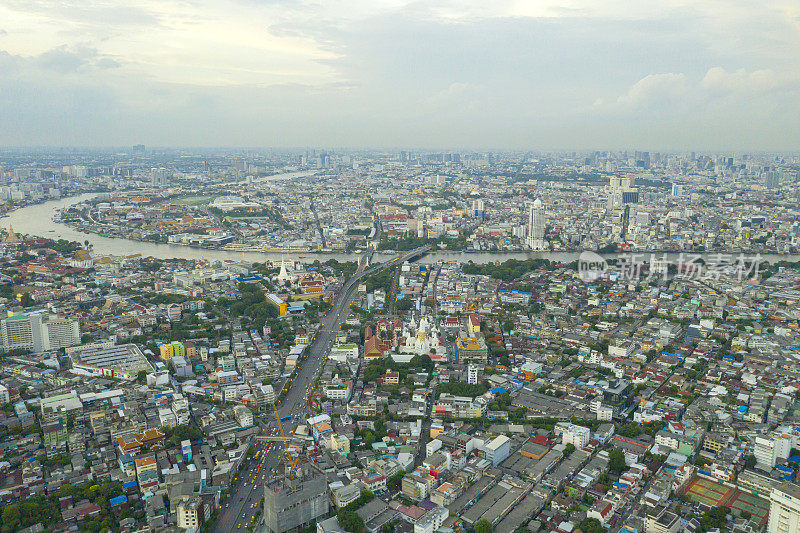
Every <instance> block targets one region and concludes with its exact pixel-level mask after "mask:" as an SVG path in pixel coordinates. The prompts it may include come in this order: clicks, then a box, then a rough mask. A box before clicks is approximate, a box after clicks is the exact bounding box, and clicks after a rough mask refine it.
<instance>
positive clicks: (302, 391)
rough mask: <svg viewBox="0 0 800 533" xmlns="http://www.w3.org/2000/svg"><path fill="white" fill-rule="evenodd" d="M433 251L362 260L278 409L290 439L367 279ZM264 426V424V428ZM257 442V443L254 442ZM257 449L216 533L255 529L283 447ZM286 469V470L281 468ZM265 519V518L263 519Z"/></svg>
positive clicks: (269, 445) (336, 299) (271, 423)
mask: <svg viewBox="0 0 800 533" xmlns="http://www.w3.org/2000/svg"><path fill="white" fill-rule="evenodd" d="M429 249H430V247H427V246H426V247H424V248H418V249H416V250H412V251H410V252H406V253H404V254H402V255H399V256H397V257H395V258H394V259H392V260H390V261H387V262H386V263H381V264H378V265H374V266H370V267H368V268H367V261H365V260H362V261H360V262H359V266H358V270H356V273H355V274H354V275H353V276H352V277H351V278H350V279H349V280H348V281H347V282H346V283H345V284H344V285H343V286H342V288H341V290H340V291H339V292H338V293H337V294H336V296H335V297H334V300H333V304H332V308H331V310H330V311H329V312H328V314H327V315H326V316H325V318H323V319H322V324H321V327H320V329H319V331H318V332H317V336H316V338H315V339H314V342H312V343H311V346H310V347H309V350H308V355H307V356H306V357H305V359H304V360H302V361H301V362H299V363H298V364H301V365H302V367H301V368H299V369H298V370H297V374H295V376H294V377H293V378H292V380H291V381H290V382H289V384H288V387H289V388H288V390H287V392H286V395H285V396H284V398H283V401H282V402H281V404H280V407H279V408H278V412H279V413H280V416H281V418H282V417H285V416H291V417H292V418H291V420H287V421H285V422H283V430H284V432H285V433H286V436H287V438H291V434H292V433H293V432H294V429H295V428H296V427H297V425H298V424H299V423H302V422H303V421H304V418H305V416H306V415H307V414H308V409H307V404H306V398H307V395H308V392H309V391H308V383H309V382H311V383H314V382H315V381H316V378H317V376H318V375H319V372H320V369H321V368H322V364H323V362H324V361H325V358H326V357H327V355H328V353H329V351H330V349H331V346H332V345H333V341H334V340H335V339H336V333H337V332H338V331H339V328H340V326H341V324H342V322H344V320H345V319H346V318H347V316H348V315H349V314H350V304H351V303H352V301H353V297H354V295H355V288H356V287H357V286H358V283H359V282H360V281H361V279H362V278H363V277H364V276H367V275H369V274H372V273H373V272H377V271H378V270H380V269H382V268H386V267H393V266H397V265H399V264H402V263H403V261H405V260H407V259H409V258H412V257H414V256H417V255H420V254H422V253H424V252H426V251H428V250H429ZM370 257H371V254H370V255H365V256H364V258H365V259H367V258H370ZM264 418H265V421H267V420H268V421H269V422H268V426H269V427H275V425H276V424H275V423H274V418H273V417H269V416H267V417H264ZM262 426H263V424H262ZM254 442H255V441H254ZM254 445H255V446H258V447H261V448H262V449H266V452H264V451H262V457H260V458H259V460H257V461H255V460H250V463H249V464H248V463H245V464H244V465H243V466H242V469H241V471H240V473H239V475H238V477H237V481H236V483H235V484H234V485H233V487H232V488H231V492H230V497H229V498H228V500H227V502H226V504H223V507H222V509H221V511H220V514H219V517H218V518H217V521H216V522H215V523H214V526H213V528H212V531H213V532H214V533H229V532H232V531H242V532H243V531H246V529H247V527H248V526H250V525H252V524H253V522H252V517H253V516H254V515H255V513H256V511H257V508H258V502H259V501H260V500H261V498H262V496H263V492H264V489H263V486H264V481H265V480H268V479H269V478H270V476H273V475H275V474H273V471H277V469H278V468H279V466H280V465H281V454H282V446H283V445H282V443H279V442H275V443H269V442H268V443H263V444H261V445H259V444H254ZM280 467H281V468H283V467H282V466H280ZM262 516H263V515H262ZM256 531H263V528H260V527H257V528H256Z"/></svg>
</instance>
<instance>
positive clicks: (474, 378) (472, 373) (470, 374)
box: [467, 365, 478, 385]
mask: <svg viewBox="0 0 800 533" xmlns="http://www.w3.org/2000/svg"><path fill="white" fill-rule="evenodd" d="M467 383H469V384H470V385H477V384H478V365H469V366H467Z"/></svg>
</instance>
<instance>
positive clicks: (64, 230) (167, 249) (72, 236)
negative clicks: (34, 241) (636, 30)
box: [0, 173, 800, 263]
mask: <svg viewBox="0 0 800 533" xmlns="http://www.w3.org/2000/svg"><path fill="white" fill-rule="evenodd" d="M297 174H300V173H297ZM285 176H286V175H279V176H273V177H272V178H273V179H288V178H286V177H285ZM292 177H294V176H292ZM95 195H96V194H95V193H88V194H82V195H79V196H72V197H69V198H62V199H60V200H49V201H47V202H43V203H41V204H36V205H30V206H27V207H23V208H20V209H17V210H16V211H13V212H11V213H9V214H8V216H7V217H5V218H2V219H0V227H2V228H4V229H8V228H9V227H13V228H14V231H15V232H16V233H19V234H23V235H36V236H39V237H46V238H49V239H67V240H70V241H77V242H81V243H82V242H84V241H89V243H90V244H91V245H92V249H93V250H94V252H95V253H96V254H108V255H116V256H126V255H133V254H141V255H142V256H144V257H155V258H157V259H176V258H179V259H195V260H199V259H205V260H207V261H225V260H232V261H242V260H245V261H251V262H263V261H266V260H271V261H279V260H281V259H283V254H280V253H260V252H232V251H226V250H212V249H205V248H197V247H192V246H180V245H175V244H155V243H150V242H141V241H134V240H130V239H123V238H110V237H101V236H100V235H95V234H93V233H84V232H80V231H77V230H75V229H73V228H71V227H69V226H67V225H66V224H62V223H60V222H55V221H54V220H53V217H54V216H55V215H56V212H57V211H58V210H63V209H66V208H68V207H69V206H71V205H74V204H77V203H81V202H84V201H86V200H88V199H90V198H92V197H94V196H95ZM393 255H394V253H393V252H378V253H376V255H375V259H376V260H378V261H381V257H389V256H393ZM579 255H580V253H579V252H531V251H521V252H448V251H437V252H431V253H429V254H426V255H425V256H424V257H423V258H421V259H420V262H422V263H435V262H437V261H439V260H445V261H459V262H464V263H466V262H468V261H473V262H475V263H490V262H494V261H505V260H507V259H529V258H542V259H550V260H552V261H562V262H565V263H568V262H571V261H575V260H576V259H578V256H579ZM618 255H620V254H607V255H605V257H607V258H613V257H614V256H618ZM657 255H658V256H659V257H661V254H657ZM667 255H668V257H669V259H670V260H671V261H675V260H676V259H677V256H678V254H667ZM702 255H705V256H713V255H715V254H702ZM735 255H738V254H735ZM745 255H746V256H748V257H749V255H748V254H745ZM286 257H287V258H289V259H299V260H300V261H303V262H307V263H311V262H314V261H315V260H316V259H319V260H320V261H326V260H328V259H336V260H338V261H355V260H357V259H358V258H359V257H360V256H359V254H354V253H351V254H348V253H313V252H304V253H293V254H289V255H287V256H286ZM761 257H762V260H764V261H769V262H774V261H780V260H787V261H800V255H798V254H787V255H783V254H763V255H762V256H761Z"/></svg>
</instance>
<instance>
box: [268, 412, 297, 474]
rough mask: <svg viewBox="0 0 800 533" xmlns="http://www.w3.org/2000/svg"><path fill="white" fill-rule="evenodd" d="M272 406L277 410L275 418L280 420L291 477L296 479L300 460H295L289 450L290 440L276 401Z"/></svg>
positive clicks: (279, 424)
mask: <svg viewBox="0 0 800 533" xmlns="http://www.w3.org/2000/svg"><path fill="white" fill-rule="evenodd" d="M272 408H273V409H274V410H275V420H277V421H278V429H280V431H281V438H282V439H283V446H284V452H285V453H286V459H287V460H288V461H289V479H294V477H295V472H296V471H297V468H298V467H299V466H300V461H299V459H298V460H295V458H294V457H292V454H291V453H290V452H289V441H288V439H287V438H286V433H284V432H283V424H282V423H281V415H280V414H279V413H278V408H277V407H276V406H275V403H274V402H273V403H272Z"/></svg>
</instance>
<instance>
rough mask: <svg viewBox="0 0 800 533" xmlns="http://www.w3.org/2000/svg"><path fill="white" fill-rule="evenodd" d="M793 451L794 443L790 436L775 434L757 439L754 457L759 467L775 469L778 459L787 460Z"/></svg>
mask: <svg viewBox="0 0 800 533" xmlns="http://www.w3.org/2000/svg"><path fill="white" fill-rule="evenodd" d="M791 449H792V441H791V439H790V438H789V436H788V435H780V434H777V433H773V434H772V435H770V436H769V437H761V436H757V437H756V442H755V446H754V447H753V455H755V456H756V462H757V463H758V464H759V465H763V466H766V467H769V468H770V469H771V468H774V467H775V465H776V464H778V459H783V460H786V459H788V458H789V452H790V451H791Z"/></svg>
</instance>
